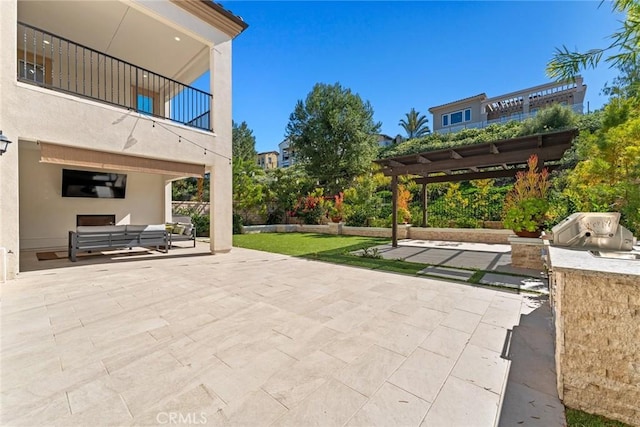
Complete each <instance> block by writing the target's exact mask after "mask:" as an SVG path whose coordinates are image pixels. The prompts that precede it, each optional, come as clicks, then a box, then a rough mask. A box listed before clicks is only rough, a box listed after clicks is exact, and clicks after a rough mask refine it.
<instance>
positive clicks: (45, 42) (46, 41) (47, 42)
mask: <svg viewBox="0 0 640 427" xmlns="http://www.w3.org/2000/svg"><path fill="white" fill-rule="evenodd" d="M42 42H43V43H44V44H51V42H49V40H43V41H42Z"/></svg>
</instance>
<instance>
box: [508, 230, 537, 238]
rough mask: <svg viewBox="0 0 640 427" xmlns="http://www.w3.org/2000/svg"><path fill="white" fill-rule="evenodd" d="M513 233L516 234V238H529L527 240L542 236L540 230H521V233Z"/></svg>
mask: <svg viewBox="0 0 640 427" xmlns="http://www.w3.org/2000/svg"><path fill="white" fill-rule="evenodd" d="M514 233H516V236H518V237H529V238H533V239H535V238H536V237H540V236H541V235H542V230H536V231H527V230H522V231H514Z"/></svg>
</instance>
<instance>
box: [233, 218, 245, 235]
mask: <svg viewBox="0 0 640 427" xmlns="http://www.w3.org/2000/svg"><path fill="white" fill-rule="evenodd" d="M242 225H243V224H242V215H239V214H233V234H242Z"/></svg>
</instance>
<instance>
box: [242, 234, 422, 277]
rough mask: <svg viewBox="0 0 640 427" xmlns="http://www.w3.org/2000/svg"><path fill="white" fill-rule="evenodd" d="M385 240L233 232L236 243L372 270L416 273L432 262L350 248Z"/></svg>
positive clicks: (324, 235) (358, 247)
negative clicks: (362, 252) (384, 256)
mask: <svg viewBox="0 0 640 427" xmlns="http://www.w3.org/2000/svg"><path fill="white" fill-rule="evenodd" d="M385 243H389V240H387V239H381V238H375V237H361V236H333V235H327V234H312V233H260V234H236V235H234V236H233V245H234V246H237V247H240V248H246V249H257V250H259V251H265V252H275V253H279V254H285V255H293V256H299V257H302V258H310V259H315V260H318V261H326V262H333V263H336V264H346V265H352V266H355V267H362V268H368V269H371V270H384V271H393V272H396V273H403V274H410V275H415V274H417V273H418V271H420V270H422V269H423V268H426V267H428V266H429V264H420V263H415V262H406V261H400V260H393V259H376V258H364V257H361V256H355V255H351V254H350V252H353V251H357V250H358V249H363V248H368V247H371V246H377V245H382V244H385Z"/></svg>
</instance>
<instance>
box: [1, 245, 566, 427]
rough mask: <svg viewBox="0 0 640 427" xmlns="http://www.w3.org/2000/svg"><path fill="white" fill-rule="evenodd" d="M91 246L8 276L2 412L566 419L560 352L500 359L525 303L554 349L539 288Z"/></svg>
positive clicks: (63, 416)
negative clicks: (102, 254) (555, 364)
mask: <svg viewBox="0 0 640 427" xmlns="http://www.w3.org/2000/svg"><path fill="white" fill-rule="evenodd" d="M207 249H208V245H207V246H206V247H205V245H204V244H201V243H199V244H198V247H197V248H195V249H183V250H181V252H179V253H182V254H184V255H198V254H199V255H204V254H205V253H206V250H207ZM169 255H171V251H170V253H169ZM90 258H91V259H84V260H83V259H80V260H79V261H78V262H77V263H73V264H71V263H69V262H68V261H66V260H51V261H40V262H38V261H35V264H36V265H35V266H34V269H33V271H30V272H27V273H22V274H21V275H20V278H19V279H17V280H14V281H10V282H8V283H6V284H2V285H1V286H0V294H1V297H2V313H1V336H2V345H1V353H0V359H1V360H0V367H1V380H2V385H1V392H2V395H1V401H0V402H1V408H0V409H1V416H0V423H1V424H2V425H43V424H47V425H65V426H67V425H96V426H97V425H158V424H170V423H171V424H176V423H179V424H183V425H188V424H199V425H203V424H206V425H215V426H219V425H230V426H240V425H251V426H259V425H292V426H312V425H318V426H331V425H353V426H357V425H361V426H371V425H381V426H390V425H403V426H419V425H425V426H494V425H497V424H498V423H499V422H500V419H499V418H500V416H499V415H500V413H502V414H503V416H504V417H506V418H505V419H508V420H514V421H515V422H517V423H518V424H519V425H522V424H523V423H524V425H545V426H550V425H562V424H563V422H564V412H563V408H562V405H561V404H560V403H559V401H557V397H555V401H554V400H553V399H554V397H553V394H554V391H553V390H552V387H549V384H548V381H549V378H552V380H553V381H555V378H553V377H552V376H550V375H551V374H552V366H551V367H549V366H548V365H549V364H551V365H552V359H551V361H549V360H548V356H549V355H548V354H546V353H545V354H544V355H543V356H544V357H543V358H538V359H536V360H537V361H536V362H535V363H533V364H529V363H524V364H523V366H522V372H520V371H518V372H517V373H514V372H513V371H512V372H511V373H510V372H509V369H510V366H511V361H510V360H509V359H508V357H506V358H505V357H502V356H507V355H508V354H511V355H513V354H517V351H516V352H513V351H507V348H508V346H507V345H506V344H505V343H506V342H507V341H506V340H505V338H506V337H507V335H508V333H507V331H508V330H514V326H516V325H518V324H519V323H520V321H521V316H522V319H531V322H529V323H530V324H526V325H524V326H523V327H520V330H521V331H524V332H527V331H530V332H531V331H533V332H532V333H530V334H529V335H527V334H520V336H521V337H520V344H522V346H521V348H525V347H529V348H531V346H532V343H533V347H534V351H533V352H527V351H522V350H521V352H522V353H523V354H524V355H525V356H527V357H529V356H531V355H532V354H535V352H536V349H537V351H538V352H542V353H544V352H545V350H544V348H546V347H545V345H544V344H545V342H543V341H545V339H546V338H545V337H544V334H542V335H541V334H540V333H539V332H536V331H538V329H535V328H533V329H531V328H532V327H533V326H536V325H538V326H542V327H544V324H545V322H546V321H547V319H546V318H545V316H544V315H540V313H541V311H540V304H539V303H538V302H537V301H536V300H535V298H528V297H525V296H523V295H518V294H514V293H508V292H501V291H499V290H493V289H485V288H478V287H473V286H469V285H462V284H457V283H453V282H446V281H439V280H433V279H427V278H420V277H408V276H402V275H396V274H391V273H384V272H375V271H370V270H363V269H358V268H352V267H346V266H338V265H332V264H325V263H320V262H314V261H308V260H304V259H298V258H292V257H288V256H284V255H278V254H271V253H265V252H258V251H251V250H245V249H238V248H234V250H233V251H232V253H230V254H227V255H219V256H188V257H183V256H179V255H178V256H142V257H141V258H137V257H135V256H132V257H130V258H129V259H121V260H115V261H110V262H104V261H105V260H102V262H100V260H99V259H98V258H99V257H90ZM31 262H33V260H28V259H26V260H25V264H29V263H31ZM35 267H38V268H40V269H36V268H35ZM525 323H526V322H525ZM532 325H533V326H532ZM518 330H519V329H518V328H516V331H518ZM509 335H511V334H509ZM517 335H518V334H516V333H514V336H517ZM527 336H528V337H529V338H527ZM516 341H517V340H516ZM541 342H542V344H541ZM515 344H516V343H515V342H514V343H513V344H512V347H513V345H515ZM547 353H548V352H547ZM519 360H522V359H519ZM540 361H542V362H540ZM536 363H538V364H539V363H541V365H540V366H541V367H540V368H539V372H538V373H536V372H535V371H531V372H533V373H534V374H533V375H529V377H527V375H526V374H525V373H524V372H526V370H527V369H526V368H527V366H529V367H531V366H535V367H539V365H538V364H536ZM521 364H522V362H521ZM514 365H515V362H514ZM540 372H542V377H541V376H540V375H538V374H539V373H540ZM508 378H509V380H507V379H508ZM536 378H537V380H536ZM545 380H546V381H547V382H545V383H544V384H542V385H540V386H539V387H537V390H542V391H541V392H540V393H542V395H541V396H537V399H538V401H539V402H541V403H540V405H539V406H540V408H539V409H538V410H537V411H536V410H531V411H533V412H531V411H529V412H531V413H529V412H528V413H526V414H524V413H523V412H522V411H521V410H519V409H518V408H519V405H529V406H530V405H531V398H530V396H531V392H532V391H535V390H534V388H536V384H533V383H535V382H536V381H538V382H544V381H545ZM532 387H533V388H532ZM523 388H524V389H525V390H523ZM505 389H507V390H509V389H513V390H515V391H514V395H513V396H511V397H510V398H509V399H505V402H506V403H505V404H508V405H509V407H508V408H506V407H505V408H501V403H502V401H503V397H504V394H505ZM526 389H528V390H526ZM536 393H537V391H536ZM545 405H546V406H545ZM554 405H555V406H554ZM534 406H535V405H534ZM532 414H533V415H532ZM521 418H522V419H521ZM172 420H173V421H175V422H170V421H172ZM522 420H524V421H522ZM537 422H538V423H537ZM501 424H502V425H508V424H505V422H504V420H503V421H502V422H501Z"/></svg>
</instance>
